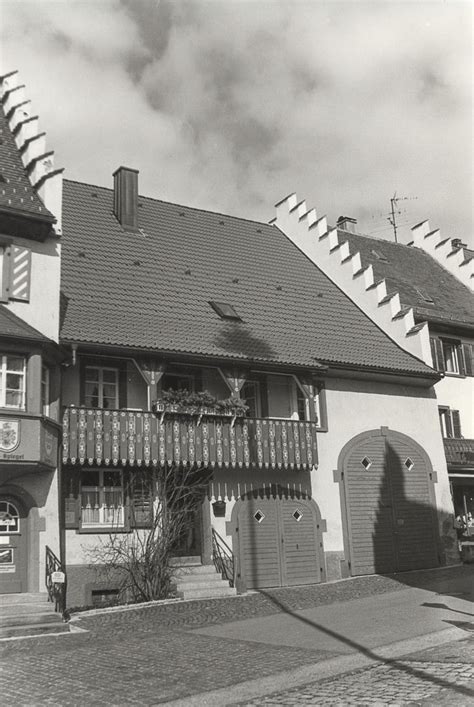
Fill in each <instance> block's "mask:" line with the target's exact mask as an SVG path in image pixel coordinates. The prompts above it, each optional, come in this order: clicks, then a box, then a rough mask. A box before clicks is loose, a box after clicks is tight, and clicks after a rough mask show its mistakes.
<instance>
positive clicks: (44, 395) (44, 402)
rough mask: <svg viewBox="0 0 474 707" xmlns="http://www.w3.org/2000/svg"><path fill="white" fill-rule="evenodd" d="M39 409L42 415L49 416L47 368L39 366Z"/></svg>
mask: <svg viewBox="0 0 474 707" xmlns="http://www.w3.org/2000/svg"><path fill="white" fill-rule="evenodd" d="M41 408H42V410H43V415H46V416H48V415H49V368H48V367H47V366H44V365H43V366H41Z"/></svg>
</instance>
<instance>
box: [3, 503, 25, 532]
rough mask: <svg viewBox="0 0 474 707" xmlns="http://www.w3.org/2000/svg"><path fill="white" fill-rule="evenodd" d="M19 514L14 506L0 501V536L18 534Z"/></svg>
mask: <svg viewBox="0 0 474 707" xmlns="http://www.w3.org/2000/svg"><path fill="white" fill-rule="evenodd" d="M19 531H20V514H19V512H18V509H17V508H16V506H14V505H13V503H10V502H9V501H0V534H2V535H5V534H7V533H18V532H19Z"/></svg>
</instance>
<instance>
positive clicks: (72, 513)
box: [62, 468, 81, 528]
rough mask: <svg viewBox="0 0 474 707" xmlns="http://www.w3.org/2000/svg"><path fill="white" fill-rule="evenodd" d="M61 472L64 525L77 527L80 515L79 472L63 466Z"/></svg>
mask: <svg viewBox="0 0 474 707" xmlns="http://www.w3.org/2000/svg"><path fill="white" fill-rule="evenodd" d="M62 474H63V486H62V488H63V499H64V527H65V528H79V524H80V516H81V499H80V496H81V488H80V479H81V472H80V471H79V470H78V469H68V468H65V469H63V471H62Z"/></svg>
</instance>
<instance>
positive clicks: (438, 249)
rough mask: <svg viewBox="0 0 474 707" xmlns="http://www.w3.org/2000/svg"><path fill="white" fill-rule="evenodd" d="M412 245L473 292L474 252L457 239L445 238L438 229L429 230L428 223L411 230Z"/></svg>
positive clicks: (424, 222)
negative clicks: (420, 249)
mask: <svg viewBox="0 0 474 707" xmlns="http://www.w3.org/2000/svg"><path fill="white" fill-rule="evenodd" d="M411 231H412V234H413V244H414V245H415V246H417V248H422V249H423V250H424V251H426V252H427V253H429V254H430V255H431V256H432V257H433V258H434V259H435V260H437V261H438V263H439V264H440V265H442V266H443V267H444V268H445V269H446V270H448V271H449V272H450V273H451V274H452V275H454V277H456V278H457V279H458V280H460V282H462V283H463V284H464V285H466V287H468V288H469V289H470V290H471V292H472V291H474V252H473V251H472V250H470V249H469V248H467V247H466V246H465V244H464V243H462V242H461V240H460V239H459V238H445V237H443V236H442V235H441V232H440V231H439V229H436V230H434V231H432V230H431V228H430V222H429V221H422V222H421V223H418V224H417V225H416V226H413V228H412V229H411Z"/></svg>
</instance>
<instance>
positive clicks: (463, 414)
mask: <svg viewBox="0 0 474 707" xmlns="http://www.w3.org/2000/svg"><path fill="white" fill-rule="evenodd" d="M436 396H437V398H438V405H447V406H448V407H450V408H451V409H452V410H459V415H460V418H461V433H462V436H463V437H466V438H468V439H474V378H473V377H469V376H466V377H460V376H450V375H449V374H447V375H446V376H445V377H444V378H443V380H441V381H440V382H439V383H437V384H436Z"/></svg>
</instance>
